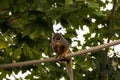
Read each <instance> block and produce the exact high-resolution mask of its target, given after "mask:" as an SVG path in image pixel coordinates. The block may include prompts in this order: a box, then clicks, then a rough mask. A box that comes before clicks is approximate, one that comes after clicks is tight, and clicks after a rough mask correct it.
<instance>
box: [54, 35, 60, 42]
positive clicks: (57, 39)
mask: <svg viewBox="0 0 120 80" xmlns="http://www.w3.org/2000/svg"><path fill="white" fill-rule="evenodd" d="M53 40H54V41H55V42H60V41H61V40H62V35H61V34H60V33H55V34H54V37H53Z"/></svg>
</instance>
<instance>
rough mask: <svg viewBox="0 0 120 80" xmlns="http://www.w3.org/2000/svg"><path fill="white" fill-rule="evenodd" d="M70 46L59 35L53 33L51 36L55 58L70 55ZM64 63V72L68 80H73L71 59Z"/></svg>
mask: <svg viewBox="0 0 120 80" xmlns="http://www.w3.org/2000/svg"><path fill="white" fill-rule="evenodd" d="M69 47H70V44H69V43H68V41H67V40H66V39H65V38H64V37H63V36H62V34H61V33H54V35H53V36H52V48H53V50H54V52H56V58H61V57H64V56H65V55H66V54H69V53H71V51H70V49H69ZM64 61H66V62H67V65H66V71H67V74H68V76H69V79H70V80H73V71H72V59H71V58H68V59H65V60H64Z"/></svg>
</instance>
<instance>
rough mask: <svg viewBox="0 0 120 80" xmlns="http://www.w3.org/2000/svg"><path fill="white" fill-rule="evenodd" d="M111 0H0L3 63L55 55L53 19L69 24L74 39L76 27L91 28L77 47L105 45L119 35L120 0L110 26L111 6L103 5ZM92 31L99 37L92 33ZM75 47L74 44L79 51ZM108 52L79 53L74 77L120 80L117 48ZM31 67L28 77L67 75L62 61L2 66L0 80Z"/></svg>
mask: <svg viewBox="0 0 120 80" xmlns="http://www.w3.org/2000/svg"><path fill="white" fill-rule="evenodd" d="M108 3H110V2H109V1H108V0H106V1H105V2H103V1H101V0H93V1H92V0H0V16H1V18H0V64H4V63H15V62H21V61H28V60H34V59H43V58H46V57H52V56H54V54H53V51H52V49H51V45H50V43H51V36H52V33H53V25H54V24H55V23H60V24H61V25H62V26H63V27H64V28H65V30H66V32H67V33H66V34H65V38H66V39H67V40H68V41H69V42H70V43H72V40H71V39H72V38H74V37H77V33H76V30H78V29H81V30H83V28H84V26H87V27H88V29H89V33H87V34H84V38H85V42H84V43H83V44H79V43H80V42H79V41H80V40H76V41H77V42H78V45H77V46H78V47H82V49H85V48H86V47H92V46H96V45H100V44H104V43H105V40H108V42H109V40H116V39H119V38H120V32H119V31H120V15H119V13H120V4H119V1H118V2H117V4H118V5H117V6H116V7H115V16H114V20H113V22H112V23H113V24H114V25H113V26H112V27H111V26H110V17H111V15H110V13H111V11H110V10H102V9H101V8H105V7H106V5H107V4H108ZM111 3H112V4H113V2H111ZM93 20H95V21H93ZM92 34H95V36H94V37H92V36H91V35H92ZM77 46H74V47H72V49H73V50H74V51H77V50H78V49H77ZM109 51H110V49H108V51H107V50H100V51H98V52H95V53H91V54H87V55H81V56H79V57H75V58H74V60H73V72H74V80H89V79H90V80H120V75H119V74H120V68H119V67H120V56H119V53H116V52H115V53H114V54H113V56H112V57H109V56H108V55H107V54H108V53H109ZM112 51H114V50H112ZM91 69H92V70H91ZM27 70H29V71H30V72H31V74H30V75H27V76H26V77H25V78H26V79H35V76H36V77H38V79H40V80H59V79H60V78H62V77H64V78H65V79H66V80H68V76H67V74H66V71H65V64H64V63H62V62H60V63H55V62H51V63H44V64H39V65H34V64H33V65H31V66H26V67H19V68H11V69H5V70H2V69H0V72H1V74H0V79H3V78H5V77H6V75H7V74H8V75H11V74H13V73H12V72H15V73H16V74H17V73H18V72H19V71H22V72H23V73H24V72H26V71H27ZM15 79H17V77H15ZM20 79H22V78H20Z"/></svg>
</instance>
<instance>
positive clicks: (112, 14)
mask: <svg viewBox="0 0 120 80" xmlns="http://www.w3.org/2000/svg"><path fill="white" fill-rule="evenodd" d="M116 5H117V0H114V2H113V8H112V10H111V15H110V19H109V29H110V31H111V28H113V26H114V24H113V22H114V19H115V7H116ZM109 35H110V36H108V40H107V43H109V42H110V38H111V32H110V34H109ZM106 52H108V48H106Z"/></svg>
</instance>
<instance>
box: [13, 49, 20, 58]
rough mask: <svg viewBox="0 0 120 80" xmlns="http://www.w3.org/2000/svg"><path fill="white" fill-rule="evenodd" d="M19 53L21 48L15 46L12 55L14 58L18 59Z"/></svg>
mask: <svg viewBox="0 0 120 80" xmlns="http://www.w3.org/2000/svg"><path fill="white" fill-rule="evenodd" d="M21 53H22V50H21V48H17V49H16V50H15V51H14V57H15V58H16V59H19V58H20V55H21Z"/></svg>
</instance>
